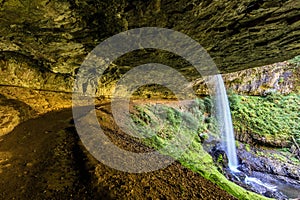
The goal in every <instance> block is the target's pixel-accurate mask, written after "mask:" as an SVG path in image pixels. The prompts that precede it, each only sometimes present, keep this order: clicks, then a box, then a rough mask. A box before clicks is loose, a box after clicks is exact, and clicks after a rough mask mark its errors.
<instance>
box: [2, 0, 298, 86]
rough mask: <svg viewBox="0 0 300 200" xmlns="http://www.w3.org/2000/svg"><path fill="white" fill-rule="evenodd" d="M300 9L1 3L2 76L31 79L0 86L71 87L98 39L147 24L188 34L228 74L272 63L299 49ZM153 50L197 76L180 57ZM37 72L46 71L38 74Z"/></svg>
mask: <svg viewBox="0 0 300 200" xmlns="http://www.w3.org/2000/svg"><path fill="white" fill-rule="evenodd" d="M299 11H300V2H299V1H295V0H275V1H274V0H272V1H271V0H263V1H260V0H246V1H242V2H241V1H229V0H224V1H203V0H193V1H187V0H181V1H176V2H175V1H171V0H149V1H142V0H130V1H125V0H121V1H119V0H101V1H100V0H94V1H91V0H82V1H78V0H64V1H58V0H23V1H21V0H1V1H0V26H1V29H0V34H1V38H0V61H1V62H0V64H1V65H0V66H1V68H0V70H1V74H2V72H5V70H6V71H7V70H8V69H7V68H9V69H11V68H14V69H15V70H19V71H21V72H20V73H19V75H18V77H22V76H23V74H24V76H23V78H24V79H26V80H27V81H25V82H16V81H17V80H14V81H9V80H10V79H8V80H6V79H5V77H1V84H7V85H21V86H26V87H36V88H43V89H52V90H59V91H69V90H70V87H71V85H72V79H73V75H74V74H75V73H76V69H77V68H78V67H79V66H80V64H81V63H82V61H83V59H84V57H85V56H86V55H87V54H88V52H90V51H91V50H92V49H93V48H94V47H95V46H96V45H97V44H99V43H100V42H101V41H103V40H104V39H106V38H108V37H110V36H112V35H114V34H117V33H119V32H122V31H125V30H129V29H132V28H137V27H145V26H154V27H164V28H170V29H174V30H177V31H180V32H182V33H185V34H187V35H188V36H190V37H191V38H193V39H195V40H196V41H198V42H199V43H200V44H201V45H202V46H203V47H204V48H205V49H206V50H207V51H208V52H209V54H210V55H211V56H212V57H213V59H214V60H215V62H216V64H217V66H218V67H219V68H220V69H221V71H222V72H223V73H224V72H232V71H237V70H241V69H245V68H252V67H257V66H263V65H265V64H272V63H275V62H278V61H284V60H287V59H290V58H292V57H294V56H296V55H298V54H300V45H299V42H298V41H299V40H300V29H299V27H300V20H299V19H300V14H299V13H300V12H299ZM150 54H151V53H150ZM138 55H139V54H138ZM151 55H152V56H154V57H160V61H162V62H164V63H167V64H169V62H177V61H178V62H177V65H179V67H180V68H181V69H183V71H184V70H186V71H187V73H188V74H189V75H193V73H194V71H193V70H190V67H191V66H189V64H188V63H186V62H182V61H181V60H180V59H179V58H177V57H176V56H175V57H174V56H172V55H169V54H165V53H163V52H158V53H152V54H151ZM146 57H147V56H146ZM140 59H141V56H127V57H126V56H125V57H124V58H120V59H118V61H116V64H118V65H119V66H122V65H124V66H125V65H127V66H128V65H129V66H133V65H135V64H136V63H139V60H140ZM146 60H147V59H146ZM151 60H153V59H151ZM169 60H172V61H169ZM178 63H179V64H178ZM186 67H187V68H186ZM23 69H26V70H25V72H23V71H22V70H23ZM32 71H38V73H40V74H41V75H40V76H39V77H38V78H36V77H32V76H31V72H32ZM54 73H55V74H54ZM5 76H6V77H7V76H9V75H7V74H5ZM51 85H55V87H51Z"/></svg>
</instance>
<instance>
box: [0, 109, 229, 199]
mask: <svg viewBox="0 0 300 200" xmlns="http://www.w3.org/2000/svg"><path fill="white" fill-rule="evenodd" d="M104 111H105V112H104ZM98 112H99V113H98V114H100V115H102V116H103V117H106V118H107V119H109V118H111V116H110V112H109V108H107V105H106V104H105V105H103V106H102V107H101V109H100V110H99V111H98ZM103 126H105V130H106V134H108V135H111V136H112V137H111V138H112V140H113V142H115V143H117V144H118V145H120V146H128V145H129V146H132V147H134V146H140V144H132V143H134V141H130V142H128V141H125V140H126V138H125V140H124V137H123V136H122V134H116V130H115V125H114V124H113V123H110V122H109V121H106V124H103ZM118 133H120V132H118ZM0 199H234V198H233V197H232V196H230V195H228V194H227V193H226V192H224V191H223V190H221V189H220V188H218V187H217V186H216V185H215V184H213V183H211V182H209V181H207V180H206V179H204V178H202V177H201V176H199V175H198V174H196V173H194V172H191V171H190V170H188V169H186V168H184V167H182V166H181V165H180V164H179V163H174V164H172V165H171V166H169V167H167V168H165V169H161V170H158V171H155V172H151V173H143V174H130V173H125V172H120V171H117V170H114V169H111V168H109V167H107V166H105V165H103V164H101V163H99V162H98V161H96V160H95V159H94V158H93V157H92V156H91V155H90V154H89V153H88V152H86V150H85V149H84V147H83V146H82V145H81V144H80V141H79V138H78V136H77V133H76V131H75V128H74V125H73V124H72V113H71V110H70V109H68V110H63V111H59V112H50V113H47V114H45V115H43V116H41V117H39V118H36V119H31V120H28V121H26V122H24V123H22V124H20V125H19V126H17V127H16V128H15V129H14V130H13V131H12V132H11V133H9V134H7V135H5V136H2V137H0Z"/></svg>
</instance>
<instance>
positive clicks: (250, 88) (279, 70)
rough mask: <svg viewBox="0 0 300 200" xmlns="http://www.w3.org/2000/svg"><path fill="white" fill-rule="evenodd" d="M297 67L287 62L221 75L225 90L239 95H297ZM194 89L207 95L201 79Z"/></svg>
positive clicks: (298, 70)
mask: <svg viewBox="0 0 300 200" xmlns="http://www.w3.org/2000/svg"><path fill="white" fill-rule="evenodd" d="M298 65H299V64H298ZM298 65H297V64H296V63H291V62H289V61H285V62H279V63H275V64H272V65H267V66H263V67H256V68H252V69H245V70H241V71H238V72H232V73H227V74H224V75H223V79H224V82H225V85H226V88H227V90H232V91H234V92H237V93H239V94H247V95H260V96H264V95H267V94H269V93H273V92H277V93H281V94H290V93H292V92H296V93H297V92H299V91H300V88H299V85H300V82H299V81H300V68H299V66H298ZM194 88H195V90H196V91H197V93H198V94H208V89H207V88H206V86H205V84H204V81H203V80H202V79H201V78H200V79H198V80H196V81H195V82H194ZM243 141H244V140H243Z"/></svg>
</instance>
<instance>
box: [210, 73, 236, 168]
mask: <svg viewBox="0 0 300 200" xmlns="http://www.w3.org/2000/svg"><path fill="white" fill-rule="evenodd" d="M215 80H216V90H215V98H216V99H215V100H216V112H217V120H218V122H219V124H220V130H221V134H222V142H223V143H222V145H223V147H224V148H225V152H226V154H227V157H228V165H229V168H230V170H232V171H237V167H238V159H237V154H236V146H235V140H234V133H233V125H232V119H231V113H230V109H229V102H228V97H227V94H226V89H225V86H224V81H223V78H222V76H221V75H220V74H218V75H216V76H215Z"/></svg>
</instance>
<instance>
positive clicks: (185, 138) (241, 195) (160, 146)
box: [133, 100, 268, 200]
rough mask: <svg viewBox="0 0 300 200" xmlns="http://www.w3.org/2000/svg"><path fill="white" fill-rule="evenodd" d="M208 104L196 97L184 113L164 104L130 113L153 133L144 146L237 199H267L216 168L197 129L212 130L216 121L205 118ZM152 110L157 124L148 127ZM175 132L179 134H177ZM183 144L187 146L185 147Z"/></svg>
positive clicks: (139, 108)
mask: <svg viewBox="0 0 300 200" xmlns="http://www.w3.org/2000/svg"><path fill="white" fill-rule="evenodd" d="M206 101H208V100H206ZM207 106H210V105H209V104H208V103H207V102H206V104H205V102H204V101H203V100H198V101H196V103H195V104H194V105H193V106H190V107H189V108H188V111H187V112H184V111H181V110H178V109H175V108H171V107H167V106H160V107H157V106H156V107H153V106H149V105H146V106H143V107H138V110H139V112H141V113H142V114H135V115H133V120H134V121H135V122H136V123H139V124H143V125H144V126H143V129H141V130H143V131H144V132H148V131H154V132H155V133H156V134H154V135H153V136H152V137H148V138H146V139H145V140H144V142H145V143H146V144H147V145H149V146H151V147H154V148H155V149H156V150H158V151H159V152H160V153H162V154H165V155H169V156H172V157H174V158H176V159H178V161H179V162H180V163H181V164H182V165H183V166H185V167H187V168H189V169H191V170H192V171H194V172H197V173H199V174H200V175H201V176H203V177H204V178H206V179H208V180H210V181H212V182H213V183H215V184H217V185H219V186H220V188H222V189H224V190H225V191H227V192H228V193H230V194H232V195H233V196H235V197H237V198H238V199H249V200H252V199H268V198H266V197H263V196H261V195H258V194H256V193H253V192H249V191H247V190H245V189H244V188H242V187H240V186H238V185H236V184H235V183H233V182H230V181H229V180H227V179H226V177H225V176H224V175H223V174H222V173H220V172H219V171H218V167H217V166H216V165H215V163H214V161H213V159H212V157H211V156H210V155H209V154H208V153H207V152H206V151H205V150H204V149H203V147H202V145H201V141H200V139H199V137H198V131H199V130H202V131H213V130H215V124H214V122H215V121H214V120H206V119H205V117H203V116H204V112H203V110H206V109H207ZM161 111H164V112H161ZM154 112H156V113H159V115H158V114H156V116H157V117H156V118H152V120H156V124H157V125H160V126H156V127H152V129H150V128H149V125H150V124H149V122H150V121H151V120H149V116H150V115H151V113H154ZM163 113H165V114H163ZM146 115H148V117H147V116H146ZM144 120H146V121H147V123H140V121H144ZM144 122H145V121H144ZM162 124H163V125H162ZM209 127H210V128H209ZM178 132H179V133H180V134H177V133H178ZM166 135H169V136H172V135H173V136H175V135H176V137H166ZM185 144H187V145H186V146H185ZM182 149H183V151H182ZM220 159H222V158H220Z"/></svg>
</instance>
